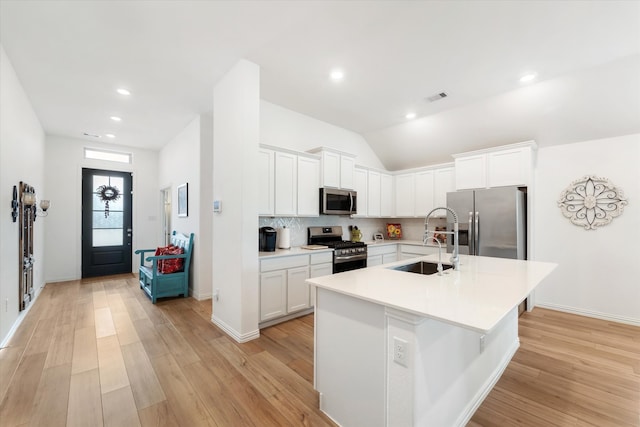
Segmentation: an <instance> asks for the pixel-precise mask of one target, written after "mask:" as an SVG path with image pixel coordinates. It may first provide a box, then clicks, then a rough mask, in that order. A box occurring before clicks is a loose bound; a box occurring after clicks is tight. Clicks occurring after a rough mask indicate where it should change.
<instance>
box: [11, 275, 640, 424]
mask: <svg viewBox="0 0 640 427" xmlns="http://www.w3.org/2000/svg"><path fill="white" fill-rule="evenodd" d="M210 317H211V300H207V301H200V302H199V301H196V300H194V299H192V298H186V299H185V298H175V299H166V300H163V301H161V302H159V303H158V304H156V305H153V304H151V302H150V301H149V299H148V298H147V297H146V296H145V294H144V293H143V292H142V291H141V290H140V289H139V287H138V283H137V279H136V278H135V277H134V276H133V275H126V276H114V277H107V278H101V279H99V280H83V281H73V282H66V283H57V284H52V285H48V286H46V287H45V289H43V291H42V294H41V295H40V296H39V297H38V299H37V300H36V302H35V303H34V307H33V308H32V309H31V310H30V312H29V313H28V315H27V316H26V318H25V319H24V321H23V323H22V325H21V326H20V327H19V328H18V330H17V332H16V333H15V335H14V336H13V338H12V339H11V341H10V342H9V345H8V347H7V348H4V349H1V350H0V401H1V404H0V425H2V426H3V427H9V426H27V425H33V426H64V425H68V426H75V425H78V426H100V425H113V426H138V425H141V426H178V425H179V426H199V425H212V426H216V425H217V426H307V425H308V426H333V425H334V424H333V423H332V422H331V421H330V420H329V419H328V418H327V417H326V416H324V415H323V414H322V413H321V412H320V411H319V410H318V409H317V407H318V396H317V393H316V392H315V391H314V390H313V386H312V383H313V378H312V377H313V316H312V315H309V316H305V317H302V318H299V319H296V320H293V321H290V322H286V323H283V324H280V325H276V326H273V327H271V328H267V329H264V330H263V331H261V337H260V338H259V339H257V340H254V341H251V342H249V343H245V344H238V343H236V342H235V341H233V340H232V339H230V338H228V337H227V336H226V335H225V334H224V333H223V332H222V331H220V330H219V329H218V328H216V327H215V326H214V325H212V324H211V322H210V321H209V319H210ZM520 335H521V347H520V349H519V350H518V352H517V354H516V356H515V357H514V359H513V361H512V362H511V364H510V365H509V367H508V368H507V370H506V372H505V374H504V375H503V377H502V378H501V380H500V381H499V382H498V384H497V385H496V387H495V388H494V390H493V391H492V392H491V394H490V395H489V397H488V398H487V399H486V400H485V402H484V403H483V404H482V406H481V407H480V409H479V410H478V411H477V413H476V414H475V416H474V417H473V419H472V421H471V422H470V423H469V425H470V426H473V427H476V426H514V425H525V426H547V425H549V426H588V425H593V426H640V328H634V327H631V326H625V325H619V324H614V323H608V322H604V321H600V320H594V319H588V318H584V317H579V316H572V315H567V314H562V313H557V312H553V311H549V310H542V309H535V310H534V311H533V312H532V313H527V314H525V315H524V316H523V317H521V319H520Z"/></svg>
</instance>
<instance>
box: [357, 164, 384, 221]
mask: <svg viewBox="0 0 640 427" xmlns="http://www.w3.org/2000/svg"><path fill="white" fill-rule="evenodd" d="M380 178H381V176H380V172H377V171H371V170H370V171H369V176H368V179H367V216H370V217H379V216H380V208H381V207H380V200H381V187H380V185H381V180H380ZM358 194H360V193H358Z"/></svg>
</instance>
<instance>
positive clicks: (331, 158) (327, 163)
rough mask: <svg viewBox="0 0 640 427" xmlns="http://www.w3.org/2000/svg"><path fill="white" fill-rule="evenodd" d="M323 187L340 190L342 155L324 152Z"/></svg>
mask: <svg viewBox="0 0 640 427" xmlns="http://www.w3.org/2000/svg"><path fill="white" fill-rule="evenodd" d="M322 186H323V187H333V188H340V154H339V153H334V152H333V151H323V152H322Z"/></svg>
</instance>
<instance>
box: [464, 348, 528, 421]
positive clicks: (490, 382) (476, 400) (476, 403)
mask: <svg viewBox="0 0 640 427" xmlns="http://www.w3.org/2000/svg"><path fill="white" fill-rule="evenodd" d="M519 347H520V339H519V338H516V340H515V342H514V343H513V345H512V346H511V348H510V349H509V351H508V352H507V353H506V354H505V355H504V358H503V359H502V360H501V361H500V364H499V365H498V366H497V367H496V369H495V370H494V371H493V374H491V376H490V377H489V378H488V379H487V381H486V382H485V384H484V386H483V387H482V388H481V389H480V390H478V392H477V393H476V395H475V396H473V399H472V400H471V402H469V405H467V408H466V409H465V410H464V411H463V412H462V414H460V416H459V417H458V419H457V420H456V422H455V424H454V425H456V426H461V427H463V426H466V425H467V423H469V421H470V420H471V417H473V414H475V413H476V411H477V410H478V408H479V407H480V405H481V404H482V402H483V401H484V399H485V398H486V397H487V396H488V395H489V393H490V392H491V390H492V389H493V387H494V386H495V385H496V383H497V382H498V380H499V379H500V377H501V376H502V373H503V372H504V370H505V369H507V366H508V365H509V362H511V359H512V358H513V356H514V355H515V354H516V351H518V348H519Z"/></svg>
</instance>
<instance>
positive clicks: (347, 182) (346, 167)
mask: <svg viewBox="0 0 640 427" xmlns="http://www.w3.org/2000/svg"><path fill="white" fill-rule="evenodd" d="M355 166H356V159H355V157H352V156H348V155H346V154H341V155H340V188H344V189H345V190H353V189H355V182H354V179H355Z"/></svg>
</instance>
